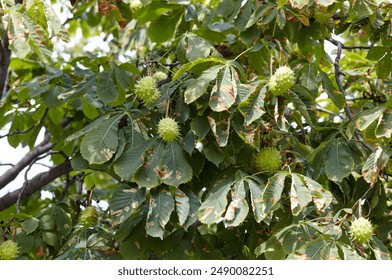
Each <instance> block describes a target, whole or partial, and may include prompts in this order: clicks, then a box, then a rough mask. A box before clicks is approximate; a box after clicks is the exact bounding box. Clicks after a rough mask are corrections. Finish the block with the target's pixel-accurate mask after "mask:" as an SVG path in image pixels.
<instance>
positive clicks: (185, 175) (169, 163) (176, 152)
mask: <svg viewBox="0 0 392 280" xmlns="http://www.w3.org/2000/svg"><path fill="white" fill-rule="evenodd" d="M161 159H162V161H161V163H160V165H159V166H156V167H155V168H157V172H158V174H159V177H160V180H161V182H163V183H165V184H167V185H169V186H175V187H178V186H179V185H181V184H184V183H186V182H188V181H190V180H191V179H192V175H193V171H192V167H191V166H190V164H189V162H188V160H187V158H186V157H185V153H184V151H183V150H182V148H181V146H180V144H178V142H177V141H172V142H170V143H167V144H166V145H165V146H164V151H163V156H162V158H161Z"/></svg>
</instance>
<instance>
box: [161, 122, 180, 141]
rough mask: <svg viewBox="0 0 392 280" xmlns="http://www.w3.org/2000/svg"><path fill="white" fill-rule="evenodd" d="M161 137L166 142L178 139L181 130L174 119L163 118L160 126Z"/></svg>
mask: <svg viewBox="0 0 392 280" xmlns="http://www.w3.org/2000/svg"><path fill="white" fill-rule="evenodd" d="M158 133H159V136H160V137H161V138H162V139H163V140H165V141H166V142H171V141H173V140H174V139H176V138H177V137H178V135H179V134H180V130H179V127H178V124H177V122H176V121H175V120H174V119H172V118H163V119H161V120H160V121H159V124H158Z"/></svg>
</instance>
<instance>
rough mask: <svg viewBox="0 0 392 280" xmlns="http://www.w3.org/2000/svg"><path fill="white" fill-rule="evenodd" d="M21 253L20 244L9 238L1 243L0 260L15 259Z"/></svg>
mask: <svg viewBox="0 0 392 280" xmlns="http://www.w3.org/2000/svg"><path fill="white" fill-rule="evenodd" d="M18 255H19V248H18V244H17V243H16V242H14V241H12V240H7V241H5V242H3V243H1V244H0V260H15V259H16V258H17V257H18Z"/></svg>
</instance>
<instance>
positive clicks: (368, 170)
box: [362, 147, 392, 185]
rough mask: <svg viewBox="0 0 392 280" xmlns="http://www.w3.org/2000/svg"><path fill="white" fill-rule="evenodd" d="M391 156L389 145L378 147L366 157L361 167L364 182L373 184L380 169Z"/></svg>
mask: <svg viewBox="0 0 392 280" xmlns="http://www.w3.org/2000/svg"><path fill="white" fill-rule="evenodd" d="M391 156H392V151H391V149H390V148H389V147H378V148H377V150H375V151H374V152H373V153H372V154H371V155H370V156H369V157H368V158H367V159H366V162H365V163H364V165H363V167H362V175H363V178H364V179H365V181H366V182H368V183H369V184H372V185H374V183H375V182H376V181H377V179H378V176H379V174H380V172H381V170H382V169H383V168H384V167H385V166H387V164H388V160H389V159H390V157H391Z"/></svg>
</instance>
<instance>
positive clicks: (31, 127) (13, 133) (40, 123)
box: [0, 108, 49, 139]
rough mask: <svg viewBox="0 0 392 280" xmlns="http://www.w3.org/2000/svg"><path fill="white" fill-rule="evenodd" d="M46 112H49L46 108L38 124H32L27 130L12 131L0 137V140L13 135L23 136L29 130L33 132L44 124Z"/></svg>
mask: <svg viewBox="0 0 392 280" xmlns="http://www.w3.org/2000/svg"><path fill="white" fill-rule="evenodd" d="M48 110H49V109H48V108H46V109H45V113H44V115H43V117H42V118H41V119H40V120H39V122H38V123H36V124H33V125H32V126H30V127H29V128H27V129H25V130H19V129H16V130H14V131H12V132H10V133H7V134H5V135H0V139H2V138H4V137H11V136H14V135H17V134H25V133H28V132H30V131H31V130H33V129H34V128H36V127H40V126H41V125H42V123H43V122H44V120H45V118H46V116H47V114H48Z"/></svg>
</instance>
